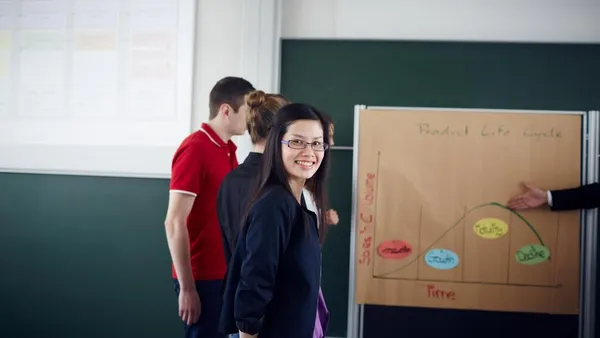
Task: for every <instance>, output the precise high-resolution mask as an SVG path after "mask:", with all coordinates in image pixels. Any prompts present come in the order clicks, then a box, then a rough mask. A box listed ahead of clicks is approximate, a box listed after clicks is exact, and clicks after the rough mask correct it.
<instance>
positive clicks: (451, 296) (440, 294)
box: [427, 284, 456, 300]
mask: <svg viewBox="0 0 600 338" xmlns="http://www.w3.org/2000/svg"><path fill="white" fill-rule="evenodd" d="M427 297H429V298H435V299H448V300H456V294H455V293H454V291H444V290H442V289H438V288H437V287H436V286H435V285H433V284H427Z"/></svg>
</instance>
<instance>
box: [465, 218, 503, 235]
mask: <svg viewBox="0 0 600 338" xmlns="http://www.w3.org/2000/svg"><path fill="white" fill-rule="evenodd" d="M473 231H475V233H476V234H477V236H479V237H481V238H486V239H496V238H500V237H502V236H504V235H506V233H507V232H508V224H506V223H504V221H502V220H500V219H497V218H483V219H480V220H479V221H477V223H475V226H473Z"/></svg>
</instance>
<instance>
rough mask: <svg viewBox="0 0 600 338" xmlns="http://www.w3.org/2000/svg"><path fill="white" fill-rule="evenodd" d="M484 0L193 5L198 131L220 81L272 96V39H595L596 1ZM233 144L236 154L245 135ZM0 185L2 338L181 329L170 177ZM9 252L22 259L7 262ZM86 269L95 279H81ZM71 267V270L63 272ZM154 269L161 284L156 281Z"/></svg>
mask: <svg viewBox="0 0 600 338" xmlns="http://www.w3.org/2000/svg"><path fill="white" fill-rule="evenodd" d="M450 3H451V4H450ZM481 3H482V2H480V1H476V0H455V1H452V2H448V1H444V0H435V1H434V0H429V1H426V0H422V1H411V2H408V1H395V0H387V1H386V0H371V1H369V2H367V1H359V0H338V1H334V0H198V1H197V26H196V36H195V56H194V58H195V68H194V101H193V117H192V122H193V126H194V129H195V128H197V127H198V126H199V125H200V123H201V122H203V121H205V120H206V119H207V117H208V109H207V106H208V92H209V90H210V88H211V87H212V85H213V84H214V83H215V82H216V81H217V80H218V79H219V78H221V77H223V76H227V75H238V76H243V77H245V78H247V79H249V80H250V81H252V82H253V83H254V84H255V86H256V87H257V88H261V89H264V90H266V91H277V89H278V88H279V58H278V57H279V38H297V39H358V38H360V39H362V38H365V39H422V40H486V41H497V40H510V41H554V42H598V41H600V30H598V29H597V17H598V14H600V3H599V2H597V1H594V0H587V1H584V0H563V1H559V0H547V1H541V0H529V1H515V0H510V1H508V0H504V1H500V0H494V1H486V2H485V3H486V4H487V5H488V6H491V7H486V8H484V7H482V5H481ZM367 4H368V5H367ZM435 9H441V10H440V11H439V12H435ZM594 23H596V24H594ZM594 25H595V26H594ZM236 141H237V142H238V147H239V149H238V157H239V158H240V160H242V159H243V158H245V156H246V154H247V152H248V151H249V149H250V143H249V139H248V138H247V137H240V138H237V139H236ZM23 156H27V154H23ZM0 186H2V187H3V188H2V189H0V202H2V203H0V219H2V224H1V227H0V231H2V236H0V238H2V239H3V241H7V242H8V243H10V245H5V244H6V243H0V256H2V257H4V259H0V264H1V265H2V267H7V268H6V269H3V272H4V273H5V274H6V276H9V277H10V278H3V279H2V283H4V284H2V283H0V285H2V288H1V290H0V300H2V301H1V302H0V303H2V304H13V305H14V306H10V307H3V308H2V309H1V310H0V313H2V316H0V317H2V318H8V320H6V321H5V322H3V323H4V329H7V330H8V332H9V334H8V335H6V336H8V337H33V336H42V335H45V334H49V332H51V333H55V334H56V335H55V336H60V337H64V338H69V337H79V336H81V334H80V332H78V331H77V330H79V329H80V330H82V331H81V332H84V331H83V330H85V329H86V323H88V322H89V314H90V313H91V314H92V317H93V318H95V319H97V321H99V322H97V323H96V324H97V327H96V328H97V330H96V331H94V332H85V334H87V336H88V337H106V336H110V337H115V338H117V337H130V336H132V335H133V336H136V335H139V334H141V333H143V335H144V336H145V337H163V336H165V335H169V334H171V335H173V334H175V335H176V334H177V331H174V330H178V329H180V328H181V327H180V323H179V322H178V321H177V318H176V315H174V314H173V313H174V312H173V311H174V306H175V303H174V301H175V299H174V297H172V296H173V295H172V290H171V289H169V288H170V287H171V285H170V284H169V273H170V270H169V263H168V261H169V259H168V251H167V250H166V242H165V241H164V231H163V229H162V222H163V220H164V211H165V210H166V193H165V191H166V190H165V189H167V188H168V182H167V180H164V179H163V180H158V179H130V178H99V177H74V176H54V175H30V174H0ZM38 190H41V191H43V193H40V192H39V191H38ZM73 210H76V212H75V213H74V212H73ZM149 211H150V212H149ZM94 239H98V240H102V241H103V242H102V243H101V244H93V243H92V241H94ZM32 243H33V246H32ZM131 243H136V244H135V245H134V246H132V245H131ZM69 250H73V251H69ZM107 251H110V255H108V256H107V255H106V252H107ZM15 253H17V254H19V255H16V254H15ZM82 253H85V255H83V254H82ZM15 256H18V257H20V262H16V261H14V262H15V263H14V264H12V263H10V262H13V259H12V258H11V257H15ZM107 257H109V258H110V259H109V260H107ZM40 258H41V259H42V260H41V261H40ZM28 264H29V265H28ZM78 264H81V265H78ZM28 267H35V269H37V271H36V276H38V277H40V276H41V277H40V278H42V277H48V276H53V277H52V278H51V280H49V281H48V280H46V282H49V284H37V283H38V282H34V281H33V280H32V279H31V278H30V274H31V271H32V270H31V269H30V268H28ZM56 267H59V269H57V268H56ZM132 267H135V269H132ZM82 270H89V271H92V272H95V274H93V275H92V276H91V277H89V279H88V277H82V276H80V275H81V271H82ZM73 271H75V272H76V274H74V277H71V278H69V277H65V276H68V274H71V275H73ZM61 272H62V273H64V274H63V275H62V276H61V275H59V273H61ZM120 274H121V275H120ZM158 276H162V278H163V279H162V280H160V281H156V278H158ZM142 279H143V280H142ZM90 283H91V284H90ZM90 285H91V287H92V288H91V290H90ZM54 287H56V288H57V289H52V288H54ZM33 288H35V290H36V291H35V292H34V293H31V292H28V293H25V294H19V293H15V292H14V290H19V289H20V290H33ZM46 288H48V289H46ZM44 290H53V292H51V293H50V292H45V291H44ZM117 292H123V294H122V295H117V294H116V293H117ZM113 293H114V294H113ZM61 297H62V298H61ZM41 301H48V302H50V303H48V304H46V305H43V304H42V303H41ZM13 302H17V303H13ZM83 302H85V303H83ZM44 304H45V303H44ZM115 309H118V310H115ZM90 311H91V312H90ZM39 313H44V315H43V316H42V317H39ZM31 318H36V320H33V321H32V320H31ZM65 318H68V320H65ZM119 325H122V326H121V327H119ZM119 329H121V330H120V331H119ZM11 330H14V331H11ZM173 332H175V333H173ZM3 333H4V332H0V336H3ZM119 333H120V334H122V335H119ZM85 334H84V335H85Z"/></svg>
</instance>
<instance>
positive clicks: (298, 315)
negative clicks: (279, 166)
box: [220, 186, 321, 338]
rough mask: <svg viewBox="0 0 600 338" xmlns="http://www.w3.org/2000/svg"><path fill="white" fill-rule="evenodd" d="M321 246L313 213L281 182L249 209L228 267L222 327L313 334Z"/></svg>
mask: <svg viewBox="0 0 600 338" xmlns="http://www.w3.org/2000/svg"><path fill="white" fill-rule="evenodd" d="M320 271H321V247H320V245H319V235H318V229H317V219H316V215H315V213H313V212H312V211H310V210H308V209H307V208H306V205H305V203H304V199H302V203H301V204H300V203H298V202H297V201H296V199H295V197H294V196H292V194H291V193H289V192H288V191H287V190H286V189H285V188H284V187H282V186H272V187H270V188H269V189H268V190H267V191H266V192H265V193H264V194H263V196H262V197H260V198H259V199H258V201H257V202H256V203H255V204H254V206H253V207H252V208H251V211H250V214H249V216H248V220H247V222H246V224H245V226H244V228H243V229H242V230H241V232H240V233H239V237H238V240H237V245H236V247H235V251H234V254H233V257H232V259H231V261H230V265H229V268H228V274H227V281H226V284H225V290H224V294H223V309H222V312H221V321H220V331H221V332H222V333H224V334H232V333H236V332H237V331H238V330H240V331H242V332H246V333H249V334H256V333H258V336H259V337H260V338H282V337H285V338H312V335H313V329H314V326H315V319H316V311H317V300H318V294H319V285H320Z"/></svg>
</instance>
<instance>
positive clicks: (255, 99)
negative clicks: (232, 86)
mask: <svg viewBox="0 0 600 338" xmlns="http://www.w3.org/2000/svg"><path fill="white" fill-rule="evenodd" d="M265 101H267V94H265V92H263V91H262V90H255V91H253V92H251V93H250V94H248V96H247V97H246V104H248V107H250V109H253V108H258V107H260V106H262V105H263V104H265Z"/></svg>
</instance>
